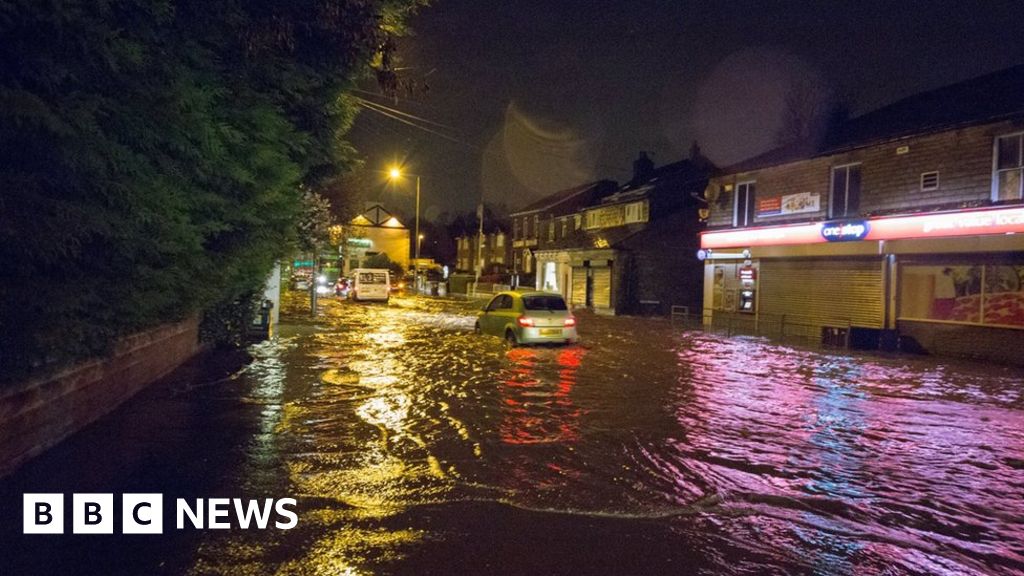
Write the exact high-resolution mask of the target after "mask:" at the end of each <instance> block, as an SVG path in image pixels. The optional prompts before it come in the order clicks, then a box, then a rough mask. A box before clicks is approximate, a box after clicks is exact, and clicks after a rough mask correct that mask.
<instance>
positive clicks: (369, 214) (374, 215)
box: [340, 204, 412, 275]
mask: <svg viewBox="0 0 1024 576" xmlns="http://www.w3.org/2000/svg"><path fill="white" fill-rule="evenodd" d="M341 237H342V238H343V243H342V245H341V247H340V251H341V259H342V272H341V273H342V274H343V275H348V274H349V271H351V270H352V269H354V268H359V267H361V266H362V264H363V262H365V261H366V259H367V258H370V257H372V256H376V255H378V254H386V255H387V256H388V258H389V259H390V260H391V261H392V262H396V263H398V264H400V265H401V266H402V268H405V269H408V268H409V253H410V250H411V246H412V245H411V244H410V242H411V237H412V235H411V234H410V233H409V229H408V228H406V227H405V226H404V225H403V224H402V223H401V222H400V221H399V220H398V218H396V217H394V216H393V215H392V214H391V213H390V212H388V211H387V210H385V209H384V207H383V206H381V205H380V204H371V205H368V206H367V208H366V210H364V211H363V212H362V213H361V214H359V215H358V216H356V217H355V218H353V219H352V220H351V221H350V222H349V223H348V224H347V225H345V226H343V227H342V230H341Z"/></svg>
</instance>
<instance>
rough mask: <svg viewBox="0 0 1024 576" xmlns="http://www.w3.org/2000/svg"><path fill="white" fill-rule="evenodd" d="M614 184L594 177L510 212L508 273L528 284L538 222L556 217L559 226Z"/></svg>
mask: <svg viewBox="0 0 1024 576" xmlns="http://www.w3.org/2000/svg"><path fill="white" fill-rule="evenodd" d="M616 187H617V184H616V183H615V182H614V181H611V180H598V181H596V182H590V183H587V184H583V185H582V186H576V187H574V188H568V189H566V190H561V191H558V192H555V193H554V194H551V195H550V196H547V197H545V198H542V199H540V200H538V201H536V202H534V203H532V204H530V205H528V206H526V207H525V208H523V209H522V210H519V211H517V212H513V213H512V215H511V221H512V265H511V272H512V274H513V275H515V276H517V277H518V278H519V283H520V284H526V285H532V284H534V282H535V281H536V280H535V279H536V273H537V267H536V265H535V263H534V251H535V250H536V249H537V247H538V246H539V245H540V241H541V237H542V231H541V222H548V221H550V220H558V221H559V223H560V225H561V223H564V222H566V221H567V220H568V219H569V217H572V216H574V215H576V214H577V213H578V211H579V210H580V209H581V208H583V207H584V206H589V205H591V204H593V203H594V202H597V201H598V200H600V199H601V198H602V197H604V196H607V195H608V194H611V193H613V192H614V191H615V190H616ZM574 225H575V224H574ZM551 233H552V231H551V230H545V231H544V232H543V234H545V236H544V237H545V238H546V237H547V236H546V235H550V234H551Z"/></svg>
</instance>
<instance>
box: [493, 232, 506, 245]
mask: <svg viewBox="0 0 1024 576" xmlns="http://www.w3.org/2000/svg"><path fill="white" fill-rule="evenodd" d="M494 245H495V246H497V247H499V248H501V247H502V246H504V245H505V233H504V232H502V233H499V234H498V235H497V236H496V237H495V240H494Z"/></svg>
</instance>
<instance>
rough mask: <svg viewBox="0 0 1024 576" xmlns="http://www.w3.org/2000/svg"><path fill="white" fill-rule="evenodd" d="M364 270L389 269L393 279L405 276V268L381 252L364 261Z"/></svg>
mask: <svg viewBox="0 0 1024 576" xmlns="http://www.w3.org/2000/svg"><path fill="white" fill-rule="evenodd" d="M362 267H363V268H387V269H388V270H389V271H390V272H391V277H392V278H401V277H402V276H404V275H405V268H402V265H401V264H399V263H398V262H395V261H394V260H392V259H391V257H390V256H388V255H387V254H385V253H384V252H381V253H379V254H374V255H373V256H370V257H369V258H367V259H366V260H364V261H363V266H362Z"/></svg>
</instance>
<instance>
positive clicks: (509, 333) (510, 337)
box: [505, 330, 519, 348]
mask: <svg viewBox="0 0 1024 576" xmlns="http://www.w3.org/2000/svg"><path fill="white" fill-rule="evenodd" d="M505 343H506V344H508V345H509V346H511V347H513V348H515V347H516V346H518V345H519V339H518V338H516V333H515V332H514V331H513V330H506V331H505Z"/></svg>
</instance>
